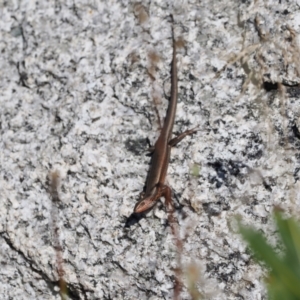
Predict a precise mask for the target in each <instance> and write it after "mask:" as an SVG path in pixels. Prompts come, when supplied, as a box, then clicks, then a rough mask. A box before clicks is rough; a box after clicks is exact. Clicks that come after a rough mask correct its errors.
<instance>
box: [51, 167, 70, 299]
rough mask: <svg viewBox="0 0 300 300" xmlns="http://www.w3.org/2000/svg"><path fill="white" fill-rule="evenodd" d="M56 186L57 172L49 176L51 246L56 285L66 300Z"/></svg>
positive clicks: (57, 182)
mask: <svg viewBox="0 0 300 300" xmlns="http://www.w3.org/2000/svg"><path fill="white" fill-rule="evenodd" d="M58 184H59V172H58V171H54V172H52V173H51V174H50V195H51V198H52V207H51V219H52V228H53V245H54V250H55V253H56V266H57V273H58V277H59V279H58V285H59V293H60V297H61V299H62V300H66V299H67V284H66V282H65V280H64V274H65V272H64V268H63V258H62V247H61V244H60V241H59V227H58V219H57V216H58V208H57V205H58V203H59V202H60V199H59V196H58Z"/></svg>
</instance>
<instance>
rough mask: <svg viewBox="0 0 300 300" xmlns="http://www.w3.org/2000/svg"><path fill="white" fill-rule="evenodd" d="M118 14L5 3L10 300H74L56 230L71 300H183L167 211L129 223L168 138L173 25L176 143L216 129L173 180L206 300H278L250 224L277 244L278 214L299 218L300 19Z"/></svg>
mask: <svg viewBox="0 0 300 300" xmlns="http://www.w3.org/2000/svg"><path fill="white" fill-rule="evenodd" d="M106 2H107V1H102V2H101V1H84V0H82V1H30V0H28V1H25V0H24V1H4V2H3V1H2V2H1V3H0V30H1V32H0V50H1V56H0V85H1V88H0V117H1V120H0V122H1V123H0V130H1V137H0V145H1V153H0V159H1V163H0V195H1V206H0V210H1V213H0V218H1V222H0V241H1V243H0V245H1V246H0V260H1V271H0V295H1V296H0V298H1V299H18V300H20V299H46V300H48V299H60V295H59V288H58V271H57V258H56V256H57V251H55V249H54V240H55V238H54V236H53V234H54V233H53V232H54V230H53V218H54V217H53V215H55V218H56V219H57V223H58V224H57V225H58V227H59V231H58V235H59V240H60V244H61V247H62V258H63V269H64V272H65V276H64V278H65V280H66V282H67V286H68V295H69V298H70V299H152V300H154V299H172V295H173V285H174V271H173V269H174V268H175V267H176V247H175V246H174V238H173V236H172V234H171V231H170V227H169V226H168V224H167V215H166V212H165V210H164V207H163V205H162V204H161V203H159V204H158V205H157V206H156V207H155V208H154V210H153V211H152V212H151V213H149V214H148V215H147V216H146V217H145V218H142V219H141V220H139V221H138V222H133V223H132V224H130V226H129V227H125V224H126V222H127V221H128V218H129V217H130V215H131V213H132V211H133V208H134V205H135V203H136V202H137V200H138V198H139V194H140V192H141V191H142V189H143V186H144V184H145V178H146V175H147V170H148V168H149V161H150V157H149V156H147V153H146V151H145V149H147V147H148V141H147V140H148V139H149V140H150V142H151V143H152V144H153V143H154V142H155V139H156V137H157V136H158V134H159V130H158V123H157V116H156V114H155V110H154V105H153V99H156V100H157V101H156V102H157V107H158V110H159V112H160V115H161V117H163V116H164V114H165V109H166V107H167V100H166V99H167V97H168V96H169V93H170V62H171V53H172V45H171V39H170V37H171V24H170V19H169V18H168V16H169V14H170V13H173V14H174V19H175V34H176V37H177V38H178V39H180V38H181V39H182V40H183V41H184V48H181V49H179V50H178V69H179V74H178V76H179V83H178V85H179V103H178V110H177V115H176V124H175V127H174V133H180V132H182V131H184V130H185V129H187V128H191V127H194V126H196V125H199V126H200V127H199V128H200V130H199V132H197V133H196V134H194V136H193V137H188V138H186V139H185V140H183V141H182V142H181V143H180V144H179V145H178V146H177V147H176V148H174V149H173V151H172V155H171V163H170V167H169V170H168V184H169V185H170V186H171V187H172V190H173V193H174V196H173V197H174V199H175V203H176V207H177V211H176V216H177V218H178V220H179V225H180V234H181V237H182V238H184V245H183V247H184V250H183V253H182V255H181V257H182V262H183V265H184V266H185V267H187V266H189V264H191V263H193V264H194V265H196V266H198V269H199V270H201V274H202V275H201V278H199V282H198V285H197V287H198V289H199V291H200V292H201V293H202V294H203V295H204V296H205V299H253V300H254V299H265V297H266V296H265V295H266V294H265V293H266V292H265V289H264V286H263V284H262V278H263V274H264V271H263V270H262V268H261V267H260V266H259V265H258V264H256V263H255V262H254V261H253V259H252V258H251V255H250V254H249V252H248V251H247V250H246V245H245V243H244V242H243V241H242V240H241V238H240V237H239V236H238V235H237V234H236V224H235V221H234V216H236V215H239V216H240V217H241V218H242V220H243V221H244V222H245V223H246V224H251V225H253V226H255V227H256V228H258V229H260V230H262V231H263V232H265V234H266V235H267V236H268V238H269V241H270V243H273V244H274V243H275V242H276V235H275V229H274V226H273V222H272V218H271V215H270V214H271V212H272V209H273V207H274V205H278V206H281V207H282V208H284V209H285V211H286V212H287V213H293V214H295V215H297V214H298V213H299V204H300V203H299V202H300V198H299V196H298V194H297V191H298V189H299V180H298V179H299V170H300V163H299V158H300V151H299V146H300V141H299V139H300V133H299V128H300V122H299V113H300V105H299V94H300V89H299V87H298V84H299V82H300V78H299V63H298V61H299V60H298V57H299V49H298V45H299V32H300V27H299V26H300V4H299V3H297V1H295V2H293V3H291V2H290V3H287V2H285V1H280V2H279V3H276V5H275V4H274V1H228V0H226V1H225V0H221V1H215V2H212V1H208V0H205V1H201V2H200V1H184V2H182V1H175V2H173V1H169V2H162V3H160V2H159V1H157V2H156V1H144V2H143V5H142V6H141V5H138V4H136V3H135V2H128V1H109V4H106ZM298 2H299V1H298ZM96 3H98V4H96ZM154 64H155V65H154ZM150 74H151V76H150ZM154 79H155V80H154ZM51 172H59V174H60V175H59V182H60V183H59V191H58V192H59V198H60V202H59V203H58V204H55V203H54V204H53V199H52V198H51V194H50V193H49V174H51ZM56 206H57V207H56ZM53 207H56V209H54V208H53ZM188 276H189V275H188V274H186V275H185V276H184V278H183V279H184V283H185V286H184V287H183V291H182V294H181V297H182V299H190V295H189V293H188V291H187V288H186V285H187V278H188Z"/></svg>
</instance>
